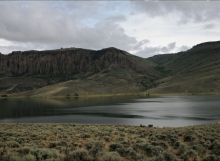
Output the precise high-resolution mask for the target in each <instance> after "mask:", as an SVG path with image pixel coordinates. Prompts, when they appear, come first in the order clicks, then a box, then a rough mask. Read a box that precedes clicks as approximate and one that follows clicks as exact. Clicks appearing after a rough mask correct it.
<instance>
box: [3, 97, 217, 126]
mask: <svg viewBox="0 0 220 161" xmlns="http://www.w3.org/2000/svg"><path fill="white" fill-rule="evenodd" d="M219 121H220V96H167V97H157V98H140V97H138V96H114V97H98V98H95V97H94V98H78V99H75V98H62V99H61V98H60V99H43V98H38V99H36V98H35V99H31V98H25V99H24V98H22V99H0V122H2V123H3V122H28V123H80V124H81V123H82V124H126V125H140V124H142V125H149V124H153V125H154V126H158V127H163V126H166V127H180V126H189V125H198V124H206V123H214V122H219Z"/></svg>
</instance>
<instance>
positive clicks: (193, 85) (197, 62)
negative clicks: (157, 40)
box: [148, 41, 220, 93]
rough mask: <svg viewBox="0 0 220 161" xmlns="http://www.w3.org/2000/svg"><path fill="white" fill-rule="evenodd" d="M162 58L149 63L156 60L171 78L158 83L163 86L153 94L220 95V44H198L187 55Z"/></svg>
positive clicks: (152, 90)
mask: <svg viewBox="0 0 220 161" xmlns="http://www.w3.org/2000/svg"><path fill="white" fill-rule="evenodd" d="M159 57H160V59H159ZM159 57H157V56H155V57H153V58H149V59H148V60H153V62H154V63H156V64H157V65H158V66H160V68H163V69H164V71H166V72H167V73H168V75H167V77H166V78H163V79H160V80H158V81H157V84H159V85H158V86H157V88H155V89H151V90H150V92H155V93H201V92H220V41H217V42H207V43H202V44H198V45H196V46H194V47H193V48H191V49H190V50H188V51H186V52H181V53H178V54H174V55H170V54H169V55H166V54H165V55H162V56H159ZM161 59H163V61H161ZM166 60H167V61H166ZM161 62H162V63H161Z"/></svg>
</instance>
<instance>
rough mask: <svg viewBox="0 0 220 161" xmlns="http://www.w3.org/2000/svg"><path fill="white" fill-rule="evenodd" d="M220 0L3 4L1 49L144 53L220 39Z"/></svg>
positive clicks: (27, 2) (8, 51)
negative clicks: (105, 50)
mask: <svg viewBox="0 0 220 161" xmlns="http://www.w3.org/2000/svg"><path fill="white" fill-rule="evenodd" d="M219 18H220V2H172V1H171V2H146V1H111V2H108V1H54V2H50V1H14V2H12V1H10V2H0V52H2V53H4V54H7V53H10V52H12V51H14V50H31V49H33V50H45V49H56V48H60V47H80V48H89V49H97V50H98V49H101V48H106V47H110V46H114V47H117V48H120V49H122V50H126V51H128V52H131V53H132V54H136V55H138V56H142V57H149V56H153V55H155V54H161V53H170V52H177V51H181V50H187V49H188V48H189V47H190V46H192V45H195V44H197V43H200V42H203V41H215V40H218V37H219V32H220V31H219V26H220V22H218V20H219Z"/></svg>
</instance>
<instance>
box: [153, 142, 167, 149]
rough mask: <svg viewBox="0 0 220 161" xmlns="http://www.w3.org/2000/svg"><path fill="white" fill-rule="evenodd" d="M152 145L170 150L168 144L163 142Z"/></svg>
mask: <svg viewBox="0 0 220 161" xmlns="http://www.w3.org/2000/svg"><path fill="white" fill-rule="evenodd" d="M151 144H152V145H154V146H160V147H162V148H163V149H168V144H167V143H166V142H163V141H154V142H152V143H151Z"/></svg>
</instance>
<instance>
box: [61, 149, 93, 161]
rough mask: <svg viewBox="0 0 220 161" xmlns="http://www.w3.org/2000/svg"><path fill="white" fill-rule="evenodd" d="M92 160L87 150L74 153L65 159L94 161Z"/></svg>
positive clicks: (69, 160) (65, 160) (70, 160)
mask: <svg viewBox="0 0 220 161" xmlns="http://www.w3.org/2000/svg"><path fill="white" fill-rule="evenodd" d="M93 160H94V158H92V157H91V156H90V155H89V154H88V152H87V151H85V150H77V151H74V152H72V153H70V154H68V155H66V157H65V158H64V161H93Z"/></svg>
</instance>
